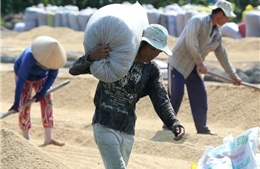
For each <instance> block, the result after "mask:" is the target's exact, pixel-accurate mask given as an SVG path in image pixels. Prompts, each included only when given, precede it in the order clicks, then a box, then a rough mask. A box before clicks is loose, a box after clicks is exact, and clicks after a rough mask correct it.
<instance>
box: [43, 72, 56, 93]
mask: <svg viewBox="0 0 260 169" xmlns="http://www.w3.org/2000/svg"><path fill="white" fill-rule="evenodd" d="M58 73H59V70H58V69H52V70H49V71H48V76H47V79H46V81H45V83H44V85H43V87H42V89H41V90H40V91H39V93H40V95H42V96H44V95H45V94H46V92H47V91H48V90H49V89H50V88H51V86H52V85H53V83H54V81H55V79H56V78H57V75H58Z"/></svg>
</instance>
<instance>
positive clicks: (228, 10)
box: [209, 0, 236, 18]
mask: <svg viewBox="0 0 260 169" xmlns="http://www.w3.org/2000/svg"><path fill="white" fill-rule="evenodd" d="M209 8H211V9H212V10H215V9H217V8H221V9H222V10H223V12H224V13H225V15H226V16H227V17H229V18H235V17H236V14H234V12H233V7H232V4H231V3H230V2H228V1H226V0H219V1H217V2H216V3H215V5H213V6H209Z"/></svg>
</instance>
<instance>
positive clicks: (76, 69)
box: [69, 53, 93, 76]
mask: <svg viewBox="0 0 260 169" xmlns="http://www.w3.org/2000/svg"><path fill="white" fill-rule="evenodd" d="M88 57H89V53H87V54H85V55H83V56H81V57H80V58H78V59H77V60H76V61H75V62H74V63H73V64H72V65H71V66H70V68H69V73H70V74H71V75H74V76H76V75H80V74H87V73H89V74H90V73H91V72H90V65H91V64H92V63H93V62H89V61H88V60H87V58H88Z"/></svg>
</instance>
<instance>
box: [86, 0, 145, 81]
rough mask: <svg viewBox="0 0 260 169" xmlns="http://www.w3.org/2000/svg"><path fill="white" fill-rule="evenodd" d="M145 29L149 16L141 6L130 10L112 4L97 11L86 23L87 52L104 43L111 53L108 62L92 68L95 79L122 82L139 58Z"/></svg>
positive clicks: (138, 5)
mask: <svg viewBox="0 0 260 169" xmlns="http://www.w3.org/2000/svg"><path fill="white" fill-rule="evenodd" d="M146 26H148V18H147V14H146V11H145V9H144V8H143V7H142V6H141V5H140V4H139V3H138V2H137V3H135V4H133V5H130V6H129V5H123V4H110V5H106V6H104V7H102V8H100V9H98V10H97V11H96V12H95V13H94V14H93V15H92V16H91V17H90V19H89V21H88V23H87V26H86V29H85V33H84V42H83V45H84V49H85V52H86V53H87V52H88V51H91V50H92V49H93V48H94V47H95V46H97V44H98V43H100V42H103V43H104V44H108V45H109V47H110V49H111V51H110V52H109V57H108V58H106V59H102V60H99V61H95V62H94V63H93V64H92V65H91V66H90V70H91V73H92V74H93V76H95V77H96V78H98V79H99V80H101V81H104V82H108V83H111V82H115V81H117V80H119V79H121V78H123V77H124V76H125V75H126V74H127V72H128V71H129V69H130V68H131V65H132V63H133V61H134V59H135V57H136V54H137V52H138V49H139V46H140V42H141V37H142V33H143V30H144V28H145V27H146Z"/></svg>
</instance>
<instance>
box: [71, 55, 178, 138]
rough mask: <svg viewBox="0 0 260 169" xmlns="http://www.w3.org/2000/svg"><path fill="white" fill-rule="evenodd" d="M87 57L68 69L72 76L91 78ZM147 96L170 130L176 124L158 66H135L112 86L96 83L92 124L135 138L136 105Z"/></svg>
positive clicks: (136, 63) (111, 84)
mask: <svg viewBox="0 0 260 169" xmlns="http://www.w3.org/2000/svg"><path fill="white" fill-rule="evenodd" d="M86 57H87V56H86V55H85V56H82V57H80V58H79V59H78V60H76V61H75V62H74V63H73V65H72V66H71V67H70V69H69V73H70V74H71V75H79V74H91V72H90V65H91V62H88V61H87V59H86ZM144 96H149V97H150V99H151V101H152V104H153V107H154V109H155V111H156V113H157V114H158V116H159V117H160V119H161V120H162V121H163V123H164V124H165V125H166V126H167V127H168V128H169V129H170V130H172V129H173V127H174V126H175V125H178V124H179V121H178V120H177V118H176V116H175V112H174V110H173V108H172V106H171V104H170V101H169V98H168V94H167V92H166V90H165V88H164V84H163V79H162V76H161V74H160V69H159V67H158V65H157V64H156V63H155V62H154V61H152V62H150V63H148V64H145V63H143V62H134V63H133V65H132V67H131V69H130V70H129V72H128V74H127V75H126V76H125V77H124V78H122V79H121V80H118V81H116V82H113V83H105V82H102V81H99V82H98V85H97V88H96V93H95V96H94V104H95V107H96V109H95V114H94V117H93V121H92V124H94V123H100V124H102V125H105V126H107V127H109V128H112V129H115V130H118V131H122V132H125V133H128V134H132V135H134V134H135V122H136V112H135V109H136V103H137V102H138V101H139V99H140V98H142V97H144Z"/></svg>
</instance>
